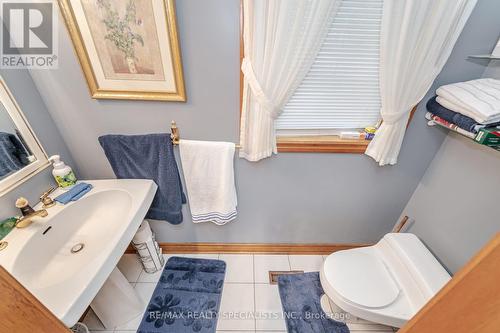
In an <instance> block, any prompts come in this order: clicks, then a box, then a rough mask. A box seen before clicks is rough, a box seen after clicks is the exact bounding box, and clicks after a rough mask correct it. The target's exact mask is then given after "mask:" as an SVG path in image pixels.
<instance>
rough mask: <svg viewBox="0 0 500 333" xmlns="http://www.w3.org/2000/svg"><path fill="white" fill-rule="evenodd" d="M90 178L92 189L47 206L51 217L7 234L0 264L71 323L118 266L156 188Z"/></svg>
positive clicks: (147, 183)
mask: <svg viewBox="0 0 500 333" xmlns="http://www.w3.org/2000/svg"><path fill="white" fill-rule="evenodd" d="M86 182H87V183H90V184H92V185H93V186H94V188H93V189H92V191H90V192H89V193H88V194H87V195H85V196H84V197H83V198H81V199H80V200H78V201H76V202H71V203H69V204H67V205H61V204H57V205H56V206H54V207H52V208H49V209H48V210H47V211H48V213H49V215H48V216H47V217H45V218H36V219H34V220H33V224H31V225H30V226H29V227H27V228H25V229H15V230H13V231H12V232H11V233H10V234H9V235H8V236H7V237H5V238H4V240H5V241H7V242H8V244H9V245H8V246H7V248H6V249H4V250H3V251H0V265H2V266H3V267H5V269H6V270H7V271H9V272H10V273H11V274H12V275H13V276H14V277H15V278H16V279H17V280H18V281H19V282H20V283H22V284H23V285H24V286H25V287H26V288H27V289H28V290H29V291H30V292H31V293H32V294H33V295H34V296H35V297H36V298H38V299H39V300H40V301H41V302H42V303H43V304H44V305H45V306H46V307H47V308H48V309H49V310H50V311H52V312H53V313H54V314H55V315H56V316H57V317H58V318H59V319H60V320H61V321H62V322H63V323H64V324H65V325H66V326H68V327H71V326H73V325H74V324H75V323H76V322H77V321H78V319H79V318H80V316H81V315H82V314H83V313H84V311H85V309H86V308H87V307H88V306H89V304H90V303H91V302H92V300H93V299H94V297H95V296H96V295H97V293H98V291H99V289H101V287H102V286H103V285H104V283H105V281H106V280H107V279H108V277H109V276H110V274H111V272H112V271H113V270H114V269H115V267H116V264H117V263H118V260H119V259H120V257H121V256H122V255H123V253H124V251H125V249H126V248H127V246H128V244H129V243H130V241H131V240H132V237H133V236H134V234H135V232H136V231H137V228H138V227H139V225H140V223H141V222H142V220H143V219H144V216H145V215H146V212H147V211H148V209H149V206H150V205H151V202H152V200H153V197H154V194H155V192H156V188H157V187H156V184H155V183H154V182H152V181H150V180H139V179H120V180H95V181H86ZM58 191H60V190H58ZM59 193H60V192H56V193H54V195H53V196H57V195H58V194H59ZM36 208H40V207H36ZM36 208H35V209H36Z"/></svg>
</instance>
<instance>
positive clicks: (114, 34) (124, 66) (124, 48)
mask: <svg viewBox="0 0 500 333" xmlns="http://www.w3.org/2000/svg"><path fill="white" fill-rule="evenodd" d="M151 1H152V0H96V1H89V0H85V1H83V5H84V6H83V8H84V9H85V10H86V11H85V14H86V17H87V20H89V22H91V23H90V24H89V28H90V31H91V33H92V38H93V40H94V43H95V45H96V46H97V53H98V55H99V59H100V61H101V64H102V66H103V69H104V75H105V76H106V77H107V78H110V79H123V78H128V79H131V78H132V79H133V78H145V77H148V79H162V78H163V75H162V68H161V61H160V59H159V42H158V38H157V36H156V33H155V32H154V30H155V25H154V23H155V22H154V14H153V9H152V4H151ZM155 55H156V56H155ZM155 58H156V59H155ZM155 61H157V65H156V66H155Z"/></svg>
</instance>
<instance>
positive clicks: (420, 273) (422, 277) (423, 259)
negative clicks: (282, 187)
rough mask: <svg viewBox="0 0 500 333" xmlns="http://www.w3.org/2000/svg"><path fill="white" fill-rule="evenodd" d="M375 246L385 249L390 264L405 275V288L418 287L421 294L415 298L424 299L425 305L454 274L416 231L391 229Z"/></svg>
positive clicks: (422, 300) (394, 269) (395, 270)
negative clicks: (416, 234) (397, 231)
mask: <svg viewBox="0 0 500 333" xmlns="http://www.w3.org/2000/svg"><path fill="white" fill-rule="evenodd" d="M375 247H377V248H378V249H379V250H380V251H381V252H382V256H383V258H384V261H385V263H386V265H387V266H388V267H389V268H390V269H389V270H390V271H393V273H394V275H395V277H396V278H399V279H401V278H402V277H405V278H403V279H404V280H405V281H399V282H400V285H401V286H402V287H403V288H404V286H406V287H407V288H408V289H413V288H414V287H417V288H418V290H419V293H420V294H421V297H416V299H415V301H416V303H420V304H418V305H419V306H423V304H425V303H426V302H427V301H428V300H429V299H430V298H432V297H433V296H434V295H435V294H436V293H437V292H438V291H439V290H440V289H441V288H442V287H443V286H444V285H445V284H446V283H447V282H448V281H449V280H450V279H451V277H450V274H449V273H448V272H447V271H446V270H445V269H444V267H443V266H442V265H441V264H440V263H439V262H438V261H437V259H436V258H435V257H434V255H433V254H432V253H431V252H430V251H429V249H427V247H426V246H425V245H424V244H423V243H422V241H420V239H418V237H417V236H415V235H414V234H410V233H390V234H387V235H385V236H384V237H383V238H382V239H381V240H380V242H379V243H377V245H375ZM409 279H411V280H412V281H408V280H409ZM408 291H410V290H408ZM414 292H415V290H413V292H410V293H411V294H413V293H414ZM417 299H420V300H417ZM415 305H417V304H415ZM419 306H417V307H419Z"/></svg>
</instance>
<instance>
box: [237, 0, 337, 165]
mask: <svg viewBox="0 0 500 333" xmlns="http://www.w3.org/2000/svg"><path fill="white" fill-rule="evenodd" d="M339 2H340V0H314V1H313V0H244V2H243V3H244V7H243V13H244V19H243V42H244V59H243V63H242V66H241V69H242V71H243V74H244V88H243V105H242V114H241V135H240V142H241V144H242V146H243V149H241V151H240V157H244V158H246V159H248V160H250V161H258V160H260V159H263V158H266V157H269V156H271V155H272V153H273V152H274V153H276V135H275V128H274V121H275V119H276V118H277V117H278V116H279V115H280V113H281V112H282V108H283V106H284V105H285V104H286V103H287V102H288V100H289V98H290V97H291V95H292V94H293V92H294V90H295V89H296V88H297V86H298V85H299V84H300V82H301V81H302V79H303V78H304V76H305V75H306V74H307V71H308V70H309V68H310V67H311V65H312V63H313V61H314V59H315V57H316V54H317V53H318V51H319V48H320V46H321V42H322V40H323V38H324V36H325V34H326V33H327V29H328V26H329V24H330V22H331V20H333V17H334V15H335V12H336V9H337V8H338V5H339Z"/></svg>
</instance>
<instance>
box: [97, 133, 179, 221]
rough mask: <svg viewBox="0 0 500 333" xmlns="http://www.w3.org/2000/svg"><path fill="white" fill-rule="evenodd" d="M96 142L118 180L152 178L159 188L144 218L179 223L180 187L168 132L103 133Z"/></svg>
mask: <svg viewBox="0 0 500 333" xmlns="http://www.w3.org/2000/svg"><path fill="white" fill-rule="evenodd" d="M99 143H100V144H101V147H102V148H103V149H104V153H105V154H106V157H107V158H108V160H109V163H110V164H111V167H112V168H113V171H114V173H115V175H116V177H117V178H118V179H130V178H133V179H151V180H153V181H154V182H155V183H156V185H158V190H157V191H156V195H155V197H154V199H153V203H152V204H151V208H150V209H149V211H148V214H147V215H146V218H150V219H154V220H166V221H168V222H170V223H171V224H179V223H181V222H182V204H184V203H186V196H185V195H184V191H183V190H182V184H181V178H180V176H179V169H178V168H177V163H176V161H175V156H174V147H173V145H172V140H171V139H170V134H146V135H103V136H101V137H99Z"/></svg>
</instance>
